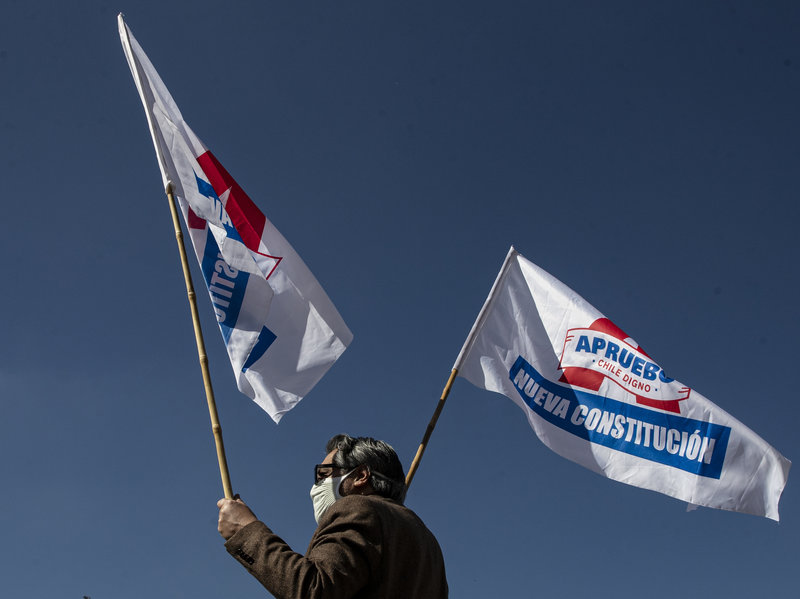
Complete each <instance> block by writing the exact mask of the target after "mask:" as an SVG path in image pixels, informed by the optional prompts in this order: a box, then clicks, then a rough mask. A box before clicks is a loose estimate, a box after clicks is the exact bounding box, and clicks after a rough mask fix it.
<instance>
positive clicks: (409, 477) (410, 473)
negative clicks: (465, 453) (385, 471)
mask: <svg viewBox="0 0 800 599" xmlns="http://www.w3.org/2000/svg"><path fill="white" fill-rule="evenodd" d="M457 374H458V368H453V370H452V371H451V372H450V378H448V379H447V384H446V385H445V386H444V390H443V391H442V396H441V397H440V398H439V403H437V404H436V409H435V410H434V412H433V416H432V417H431V421H430V422H429V423H428V428H427V429H425V435H424V436H423V437H422V442H421V443H420V444H419V449H417V455H415V456H414V461H413V462H411V466H410V467H409V469H408V474H406V490H408V487H410V486H411V481H412V480H413V479H414V474H415V473H416V471H417V468H419V462H420V460H422V454H423V453H425V449H426V448H427V446H428V441H429V440H430V438H431V435H432V434H433V429H434V428H435V427H436V421H437V420H439V414H441V413H442V408H444V402H446V401H447V396H448V395H450V388H451V387H452V386H453V382H454V381H455V380H456V375H457Z"/></svg>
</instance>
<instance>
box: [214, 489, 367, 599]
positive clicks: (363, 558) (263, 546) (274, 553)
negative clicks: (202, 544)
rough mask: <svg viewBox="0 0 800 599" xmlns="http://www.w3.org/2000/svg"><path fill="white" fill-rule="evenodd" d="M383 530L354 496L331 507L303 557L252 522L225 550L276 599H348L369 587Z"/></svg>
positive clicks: (236, 535) (227, 544)
mask: <svg viewBox="0 0 800 599" xmlns="http://www.w3.org/2000/svg"><path fill="white" fill-rule="evenodd" d="M380 535H381V526H380V522H379V520H378V518H377V516H376V514H375V513H374V512H373V511H372V510H371V509H370V506H369V504H368V502H364V501H361V500H360V498H359V497H358V496H353V497H350V496H348V497H344V498H342V499H340V500H339V501H337V502H336V503H335V504H333V505H332V506H331V507H330V508H329V509H328V512H327V513H326V514H325V516H324V517H323V519H322V521H321V522H320V525H319V528H317V531H316V532H315V533H314V537H313V538H312V540H311V545H310V546H309V549H308V552H307V553H306V555H305V556H303V555H300V554H299V553H295V552H294V551H292V549H291V548H290V547H289V545H287V544H286V543H285V542H284V541H283V539H281V538H280V537H279V536H277V535H276V534H275V533H273V532H272V531H271V530H270V529H269V528H268V527H267V526H266V525H265V524H264V523H263V522H253V523H251V524H249V525H247V526H245V527H244V528H242V529H241V530H240V531H239V532H237V533H236V534H235V535H234V536H232V537H231V538H230V539H228V541H227V543H225V548H226V549H227V550H228V553H230V554H231V555H232V556H233V557H235V558H236V559H237V560H238V561H239V563H241V564H242V565H243V566H244V567H245V568H247V570H248V571H249V572H250V573H251V574H252V575H253V576H255V578H256V579H257V580H258V581H259V582H260V583H261V584H262V585H264V587H265V588H266V589H267V590H268V591H269V592H270V593H272V594H273V595H274V596H275V597H276V598H277V599H347V598H349V597H352V596H354V595H355V594H356V593H357V592H358V591H359V590H360V589H362V588H363V587H364V586H366V585H367V583H368V582H369V580H370V577H371V575H372V573H373V572H376V571H377V570H378V565H379V562H380V547H381V542H380Z"/></svg>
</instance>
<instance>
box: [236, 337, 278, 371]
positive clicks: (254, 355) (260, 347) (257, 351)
mask: <svg viewBox="0 0 800 599" xmlns="http://www.w3.org/2000/svg"><path fill="white" fill-rule="evenodd" d="M277 338H278V337H277V335H275V333H273V332H272V331H270V330H269V329H268V328H267V327H264V328H262V329H261V332H260V333H259V334H258V341H256V344H255V345H254V346H253V349H252V350H251V351H250V355H249V356H247V360H246V361H245V363H244V365H243V366H242V372H244V371H246V370H247V369H248V368H250V367H251V366H252V365H253V364H255V363H256V362H257V361H258V359H259V358H260V357H261V356H263V355H264V354H265V353H266V352H267V350H268V349H269V346H270V345H272V343H273V342H274V341H275V339H277Z"/></svg>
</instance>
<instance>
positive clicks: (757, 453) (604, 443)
mask: <svg viewBox="0 0 800 599" xmlns="http://www.w3.org/2000/svg"><path fill="white" fill-rule="evenodd" d="M454 368H455V369H457V371H458V374H459V376H462V377H464V378H466V379H467V380H468V381H470V382H471V383H472V384H473V385H475V386H477V387H480V388H483V389H487V390H489V391H495V392H497V393H502V394H503V395H506V396H507V397H509V398H510V399H511V400H513V401H514V402H515V403H516V404H517V405H518V406H519V407H520V408H522V410H523V411H524V412H525V415H526V416H527V419H528V422H529V423H530V425H531V427H532V428H533V430H534V431H535V432H536V435H537V436H538V437H539V439H541V441H542V442H543V443H544V444H545V445H547V446H548V447H549V448H550V449H552V450H553V451H555V452H556V453H558V454H559V455H561V456H563V457H565V458H567V459H570V460H572V461H574V462H576V463H578V464H581V465H582V466H585V467H586V468H589V469H591V470H593V471H595V472H598V473H600V474H602V475H604V476H607V477H608V478H611V479H613V480H617V481H620V482H624V483H627V484H630V485H634V486H637V487H643V488H645V489H651V490H654V491H659V492H661V493H664V494H666V495H670V496H672V497H675V498H678V499H681V500H684V501H687V502H689V503H691V504H695V505H702V506H706V507H712V508H719V509H725V510H733V511H738V512H745V513H749V514H756V515H760V516H766V517H767V518H771V519H773V520H778V502H779V500H780V496H781V493H782V492H783V488H784V486H785V484H786V480H787V477H788V474H789V468H790V466H791V463H790V462H789V461H788V460H787V459H786V458H784V457H783V456H782V455H781V454H780V453H778V452H777V451H776V450H775V449H774V448H772V447H771V446H770V445H769V444H768V443H767V442H766V441H764V440H763V439H761V438H760V437H759V436H758V435H756V434H755V433H754V432H753V431H751V430H750V429H749V428H747V427H746V426H745V425H743V424H742V423H741V422H739V421H738V420H736V419H735V418H734V417H732V416H731V415H729V414H728V413H726V412H725V411H724V410H722V409H721V408H719V407H718V406H716V405H715V404H713V403H712V402H711V401H710V400H708V399H707V398H705V397H704V396H702V395H701V394H700V393H698V392H697V391H695V390H694V389H690V388H688V387H686V386H685V385H683V384H681V383H679V382H678V381H676V380H674V379H673V378H671V377H670V376H668V375H667V374H666V373H665V372H664V370H663V369H662V368H661V366H660V365H659V364H658V363H656V362H655V361H654V360H653V359H652V358H650V356H649V355H648V354H647V353H645V351H644V350H643V349H642V348H641V347H640V346H639V345H638V344H637V343H636V342H635V341H634V340H633V339H631V338H630V337H629V336H628V335H627V334H626V333H624V332H623V331H622V329H620V328H619V327H617V326H616V325H615V324H614V323H612V322H611V321H610V320H609V319H607V318H606V317H605V316H603V314H601V313H600V312H598V311H597V310H596V309H595V308H594V307H592V306H591V305H590V304H589V303H588V302H586V301H585V300H584V299H583V298H582V297H580V296H579V295H578V294H577V293H575V292H574V291H572V290H571V289H570V288H569V287H567V286H566V285H564V284H563V283H562V282H561V281H559V280H557V279H556V278H554V277H552V276H551V275H549V274H548V273H547V272H545V271H544V270H542V269H541V268H539V267H538V266H536V265H535V264H533V263H531V262H529V261H528V260H526V259H525V258H524V257H522V256H521V255H520V254H518V253H517V252H516V250H514V248H513V247H512V248H511V250H510V251H509V253H508V256H507V257H506V260H505V262H504V264H503V267H502V269H501V271H500V274H499V275H498V277H497V280H496V281H495V284H494V286H493V287H492V290H491V292H490V294H489V297H488V298H487V300H486V303H485V304H484V306H483V309H482V310H481V312H480V314H479V316H478V319H477V320H476V322H475V325H474V326H473V328H472V331H471V332H470V335H469V337H468V338H467V341H466V343H465V344H464V347H463V348H462V350H461V353H460V354H459V356H458V359H457V360H456V363H455V365H454Z"/></svg>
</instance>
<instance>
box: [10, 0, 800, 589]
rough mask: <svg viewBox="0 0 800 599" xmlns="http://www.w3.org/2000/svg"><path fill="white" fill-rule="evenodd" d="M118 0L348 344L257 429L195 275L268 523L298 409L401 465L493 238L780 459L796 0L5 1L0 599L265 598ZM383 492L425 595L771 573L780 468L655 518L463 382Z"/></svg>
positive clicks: (319, 428) (780, 534) (215, 359)
mask: <svg viewBox="0 0 800 599" xmlns="http://www.w3.org/2000/svg"><path fill="white" fill-rule="evenodd" d="M120 11H122V12H124V13H125V16H126V20H127V22H128V24H129V25H130V27H131V28H132V30H133V32H134V34H135V35H136V37H137V39H138V41H139V42H140V43H141V45H142V46H143V48H144V49H145V51H146V52H147V53H148V55H149V57H150V59H151V60H152V62H153V63H154V65H155V67H156V68H157V69H158V71H159V73H160V75H161V77H162V78H163V80H164V82H165V83H166V85H167V86H168V87H169V88H170V91H171V92H172V95H173V97H174V98H175V100H176V102H177V103H178V105H179V106H180V108H181V110H182V112H183V114H184V117H185V118H186V120H187V122H188V123H189V124H190V126H191V127H192V129H193V130H194V131H195V132H196V133H197V134H198V136H199V137H200V138H201V139H202V140H203V141H204V142H205V143H206V145H207V146H208V147H209V148H210V149H211V150H212V151H213V152H214V153H215V155H216V156H217V157H218V158H219V159H220V160H221V162H222V163H223V164H224V165H225V166H226V168H227V169H228V170H229V171H230V172H231V174H232V175H233V176H234V177H235V178H236V179H237V181H238V182H239V183H240V184H241V185H242V187H244V189H245V190H246V191H247V192H248V194H249V195H250V196H251V197H252V198H253V199H254V200H255V201H256V203H257V204H258V205H259V206H260V208H261V209H262V210H263V211H264V212H265V213H266V214H267V216H268V217H269V218H270V219H271V220H272V222H273V223H274V224H275V225H276V226H277V227H278V228H279V229H280V230H281V232H282V233H283V234H284V235H285V236H286V237H287V238H288V239H289V240H290V242H291V243H292V244H293V246H294V247H295V249H296V250H297V251H298V252H299V253H300V255H301V256H302V257H303V259H304V260H305V261H306V263H307V264H308V265H309V267H310V268H311V270H312V271H313V272H314V273H315V274H316V276H317V278H318V279H319V280H320V282H321V283H322V285H323V286H324V287H325V289H326V290H327V292H328V294H329V295H330V297H331V299H332V300H333V302H334V303H335V304H336V306H337V308H338V309H339V311H340V313H341V314H342V316H343V318H344V319H345V321H346V322H347V324H348V326H349V327H350V329H351V330H352V331H353V333H354V335H355V339H354V341H353V344H352V345H351V347H350V348H349V349H348V350H347V352H345V354H344V355H343V357H342V358H341V360H340V361H339V362H338V363H337V364H336V365H335V366H334V367H333V369H332V370H331V371H330V373H329V374H328V375H327V376H326V377H325V378H324V379H323V380H322V382H321V383H320V384H319V385H318V386H317V387H316V388H315V389H314V390H313V391H312V392H311V394H309V395H308V397H307V398H306V399H304V400H303V402H301V404H300V405H299V406H298V407H297V408H296V409H295V410H293V411H292V412H291V413H289V414H288V415H287V416H286V417H285V418H284V419H283V421H282V422H281V424H280V425H279V426H275V425H274V424H273V423H272V422H271V421H270V420H269V418H268V417H267V416H266V414H265V413H263V412H262V411H261V410H260V409H259V408H258V407H257V406H256V405H255V404H253V403H252V402H251V401H250V400H249V399H247V398H246V397H245V396H243V395H241V394H239V392H238V391H237V390H236V386H235V381H234V378H233V374H232V373H231V370H230V367H229V365H228V363H227V361H226V356H225V352H224V347H223V345H222V341H221V339H220V337H219V335H218V333H217V332H216V331H215V327H216V325H215V322H214V320H213V316H212V312H211V309H210V305H209V303H208V301H207V298H206V297H204V296H201V297H200V309H201V312H202V316H203V324H204V326H205V330H206V340H207V346H208V351H209V356H210V361H211V368H212V377H213V380H214V385H215V391H216V394H217V402H218V407H219V412H220V419H221V422H222V428H223V433H224V436H225V443H226V447H227V450H228V460H229V465H230V470H231V478H232V482H233V487H234V490H235V491H236V492H238V493H240V494H241V495H242V497H243V498H244V499H245V500H246V501H247V502H248V503H249V504H250V505H251V506H252V507H253V509H254V511H255V512H256V514H257V515H258V516H259V517H260V518H261V519H262V520H264V521H265V522H267V523H268V524H269V525H270V526H271V527H273V528H274V530H275V531H276V532H277V533H278V534H280V535H282V536H283V537H284V538H285V539H286V540H287V542H289V543H290V544H291V545H292V546H293V547H294V548H295V549H296V550H298V551H301V552H302V551H304V550H305V547H306V545H307V543H308V540H309V538H310V536H311V534H312V532H313V530H314V526H315V525H314V520H313V512H312V508H311V502H310V500H309V498H308V490H309V488H310V486H311V484H312V466H313V464H315V463H317V462H319V461H320V459H321V458H322V456H323V455H324V443H325V441H326V440H327V439H328V438H329V437H330V436H331V435H333V434H335V433H339V432H349V433H351V434H354V435H371V436H375V437H379V438H383V439H386V440H387V441H389V442H390V443H392V444H393V445H394V446H395V448H396V449H397V451H398V453H399V455H400V457H401V459H402V460H403V462H404V464H405V465H406V467H408V465H409V464H410V462H411V459H412V458H413V455H414V453H415V451H416V448H417V445H418V444H419V441H420V439H421V437H422V434H423V433H424V430H425V427H426V425H427V423H428V420H429V418H430V416H431V414H432V412H433V409H434V407H435V404H436V401H437V399H438V397H439V394H440V393H441V390H442V387H443V386H444V384H445V382H446V379H447V376H448V374H449V371H450V368H451V366H452V364H453V361H454V360H455V358H456V355H457V353H458V351H459V349H460V348H461V345H462V343H463V341H464V338H465V337H466V335H467V332H468V331H469V329H470V327H471V325H472V322H473V320H474V318H475V316H476V315H477V312H478V310H479V308H480V306H481V305H482V303H483V300H484V298H485V296H486V294H487V292H488V290H489V287H490V285H491V283H492V281H493V280H494V277H495V275H496V273H497V270H498V269H499V267H500V264H501V262H502V260H503V257H504V256H505V254H506V251H507V250H508V247H509V246H510V245H511V244H514V245H515V247H517V249H518V250H519V251H520V252H521V253H522V254H523V255H525V256H526V257H527V258H528V259H530V260H531V261H533V262H535V263H537V264H538V265H540V266H541V267H543V268H544V269H546V270H547V271H549V272H550V273H552V274H553V275H554V276H556V277H558V278H559V279H561V280H562V281H564V282H565V283H566V284H567V285H569V286H570V287H572V288H573V289H575V290H576V291H577V292H578V293H580V294H581V295H582V296H583V297H585V298H586V299H587V300H588V301H590V302H591V303H592V304H593V305H594V306H595V307H597V308H598V309H599V310H600V311H602V312H603V313H605V314H606V315H607V316H608V317H609V318H611V319H612V320H614V321H615V322H616V323H617V324H618V325H619V326H621V327H622V328H623V329H625V330H626V332H628V333H630V334H631V335H632V336H633V337H634V338H635V339H636V340H637V341H638V342H639V343H640V344H641V345H642V346H643V347H644V348H645V349H646V350H647V352H648V353H649V354H650V355H651V356H652V357H653V358H654V359H655V360H657V361H658V362H659V363H660V364H661V365H662V366H663V367H664V368H665V369H666V370H667V371H668V372H669V373H670V375H671V376H675V377H676V378H678V379H679V380H680V381H682V382H683V383H685V384H687V385H689V386H691V387H692V388H694V389H697V390H698V391H699V392H701V393H702V394H703V395H705V396H707V397H708V398H710V399H711V400H712V401H714V402H716V403H717V404H718V405H719V406H720V407H722V408H723V409H725V410H726V411H728V412H729V413H731V414H732V415H733V416H735V417H737V418H738V419H739V420H741V421H742V422H744V423H745V424H747V425H748V426H749V427H750V428H752V429H753V430H754V431H756V432H757V433H758V434H759V435H761V436H762V437H763V438H764V439H766V440H767V441H768V442H769V443H771V444H772V445H773V446H774V447H775V448H776V449H777V450H778V451H780V452H781V453H782V454H783V455H785V456H786V457H787V458H789V459H790V460H792V459H794V458H795V457H796V456H797V455H798V449H800V442H798V435H797V434H796V430H797V419H798V415H799V414H800V411H798V408H797V401H796V392H795V390H794V388H793V375H794V374H795V372H796V370H797V368H796V363H795V359H794V357H793V356H796V353H797V352H796V347H795V346H796V339H797V338H798V336H799V335H800V330H798V320H797V317H796V316H795V314H796V307H795V303H796V297H797V295H798V289H799V288H800V278H799V277H798V269H797V266H796V263H797V259H798V257H799V256H798V238H797V234H796V228H797V222H798V216H800V214H799V213H800V209H798V203H797V189H798V181H799V180H798V176H797V164H798V162H799V161H800V117H798V108H797V107H798V106H800V41H799V40H800V38H798V36H797V31H798V27H800V6H798V5H797V4H796V3H793V2H770V3H758V2H739V1H731V2H702V3H700V2H670V3H664V2H610V3H600V2H589V1H577V0H576V1H567V2H547V3H543V2H506V1H501V2H493V3H485V2H473V1H471V0H468V1H461V2H452V1H442V2H435V3H433V2H402V3H400V2H365V1H360V0H357V1H353V2H321V1H310V2H302V3H301V2H293V3H289V2H275V1H264V2H237V1H232V2H227V3H224V4H222V3H218V2H209V1H207V0H198V1H195V2H182V1H176V2H158V3H157V2H136V3H130V5H128V6H126V5H125V4H115V3H108V2H100V1H95V2H92V1H81V2H71V3H61V2H22V1H15V0H6V2H5V4H4V6H3V10H2V17H3V18H2V19H0V77H2V85H0V132H2V133H1V135H2V140H3V142H4V143H3V144H2V145H1V146H0V169H2V171H0V172H2V174H3V177H2V182H3V190H4V195H5V197H6V214H5V216H4V219H3V222H4V223H5V225H6V226H5V227H4V234H3V235H2V236H0V246H1V247H2V248H3V255H5V256H6V257H7V263H6V268H5V276H4V287H3V293H2V294H1V295H0V302H2V305H1V308H2V313H3V314H4V315H5V326H4V328H3V330H4V333H3V336H4V341H5V342H4V343H3V344H2V345H0V406H2V414H3V418H4V426H3V432H2V433H0V451H2V455H3V456H4V459H3V460H2V461H0V480H2V481H3V483H2V484H3V488H2V490H3V492H2V493H1V494H0V513H2V514H3V515H2V526H3V531H4V535H3V536H4V539H5V540H6V542H5V543H3V544H2V546H1V547H0V580H2V581H3V593H4V594H5V595H8V596H17V595H22V594H24V595H25V596H33V597H51V596H59V597H78V598H79V597H82V596H83V595H88V596H91V597H92V599H102V598H104V597H115V598H118V599H119V598H122V599H124V598H127V597H137V598H139V597H142V596H144V595H147V596H155V597H184V596H186V597H193V598H204V597H220V596H232V597H233V596H235V597H263V596H266V592H265V591H263V589H262V588H261V587H260V586H259V585H258V583H256V582H255V581H254V580H253V579H251V578H250V577H249V575H248V574H247V573H246V572H245V571H244V570H243V569H242V568H241V567H240V566H239V565H238V564H237V563H236V562H235V561H234V560H233V559H232V558H230V557H229V556H228V555H227V553H226V552H225V551H224V549H223V547H222V540H221V538H220V537H219V535H218V533H217V532H216V517H217V510H216V506H215V503H216V500H217V499H218V498H219V496H221V494H222V490H221V484H220V481H219V474H218V471H217V465H216V460H215V455H214V448H213V440H212V436H211V432H210V425H209V421H208V412H207V410H206V407H205V398H204V396H203V387H202V381H201V378H200V370H199V367H198V364H197V357H196V353H195V350H194V340H193V337H192V331H191V320H190V317H189V312H188V308H187V302H186V298H185V291H184V288H183V281H182V277H181V272H180V266H179V263H178V258H177V251H176V248H175V241H174V235H173V232H172V227H171V222H170V218H169V211H168V207H167V202H166V199H165V197H164V195H163V191H162V189H161V179H160V175H159V172H158V167H157V164H156V160H155V155H154V152H153V147H152V142H151V141H150V137H149V133H148V130H147V125H146V121H145V117H144V113H143V111H142V107H141V103H140V101H139V98H138V96H137V93H136V90H135V87H134V84H133V80H132V78H131V75H130V71H129V69H128V66H127V64H126V62H125V59H124V56H123V54H122V50H121V47H120V43H119V37H118V33H117V26H116V15H117V13H119V12H120ZM193 267H194V266H193ZM194 273H195V276H196V277H199V271H198V270H197V269H196V268H195V270H194ZM407 503H408V505H409V507H411V508H412V509H414V510H415V511H416V512H417V513H419V514H420V515H421V516H422V518H423V519H424V520H425V521H426V523H427V524H428V526H429V527H430V528H431V529H432V530H433V531H434V533H435V534H436V535H437V537H438V539H439V541H440V543H441V545H442V548H443V551H444V554H445V559H446V564H447V568H448V577H449V581H450V588H451V596H452V597H454V598H459V599H460V598H467V599H470V598H478V597H493V596H494V597H504V596H522V597H528V596H531V597H532V596H550V597H572V596H578V595H583V594H588V593H592V594H593V595H594V596H597V597H612V596H613V597H623V598H627V597H639V596H642V595H645V594H646V595H647V596H649V597H653V598H661V597H664V598H666V597H673V596H675V595H677V594H680V595H683V596H702V595H713V596H727V597H732V598H740V597H741V598H744V597H751V596H753V595H754V594H759V595H770V594H771V595H775V596H790V595H792V594H793V593H796V592H797V591H796V589H797V583H796V574H795V570H796V556H797V555H798V549H800V547H798V539H800V523H799V520H798V510H800V499H798V496H797V493H796V491H795V485H794V482H793V475H792V474H790V478H789V483H788V485H787V487H786V490H785V492H784V495H783V499H782V501H781V522H780V523H779V524H776V523H774V522H771V521H769V520H766V519H763V518H757V517H753V516H746V515H742V514H735V513H728V512H722V511H715V510H709V509H699V510H697V511H694V512H689V513H687V512H686V510H685V504H683V503H681V502H679V501H677V500H674V499H671V498H668V497H665V496H662V495H658V494H656V493H652V492H649V491H644V490H640V489H636V488H632V487H628V486H625V485H622V484H619V483H615V482H612V481H609V480H606V479H603V478H601V477H599V476H597V475H596V474H593V473H591V472H589V471H587V470H584V469H582V468H580V467H579V466H576V465H574V464H572V463H571V462H568V461H566V460H564V459H562V458H560V457H558V456H557V455H555V454H554V453H552V452H550V451H549V450H547V449H546V448H545V447H544V446H543V445H542V444H541V443H540V442H539V441H538V439H537V438H536V437H535V435H534V434H533V432H532V431H531V429H530V427H529V426H528V424H527V423H526V421H525V418H524V415H523V414H522V413H521V412H520V410H519V409H518V408H517V407H516V406H515V405H514V404H513V403H512V402H511V401H510V400H508V399H506V398H504V397H502V396H499V395H494V394H491V393H488V392H486V391H481V390H479V389H476V388H474V387H472V386H471V385H470V384H469V383H467V382H466V381H464V380H461V379H459V380H458V381H456V384H455V385H454V388H453V392H452V393H451V396H450V399H449V400H448V405H447V406H446V407H445V410H444V412H443V414H442V416H441V418H440V420H439V424H438V426H437V430H436V432H435V433H434V435H433V438H432V440H431V444H430V446H429V449H428V452H427V453H426V455H425V458H424V459H423V462H422V466H421V468H420V470H419V472H418V474H417V476H416V478H415V480H414V483H413V485H412V487H411V490H410V492H409V496H408V501H407Z"/></svg>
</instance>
